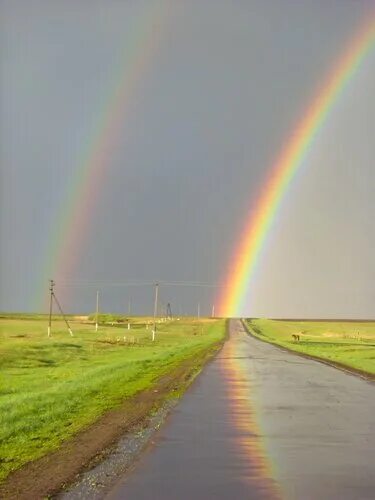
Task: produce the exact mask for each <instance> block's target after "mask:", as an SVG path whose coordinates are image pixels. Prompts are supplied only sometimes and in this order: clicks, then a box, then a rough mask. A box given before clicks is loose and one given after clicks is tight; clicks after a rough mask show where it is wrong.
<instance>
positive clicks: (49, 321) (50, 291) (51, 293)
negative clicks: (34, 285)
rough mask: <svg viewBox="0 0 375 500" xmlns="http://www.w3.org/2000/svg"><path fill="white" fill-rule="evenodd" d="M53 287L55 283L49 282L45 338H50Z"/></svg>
mask: <svg viewBox="0 0 375 500" xmlns="http://www.w3.org/2000/svg"><path fill="white" fill-rule="evenodd" d="M54 286H55V282H54V281H53V280H49V320H48V329H47V336H48V337H50V336H51V325H52V300H53V287H54Z"/></svg>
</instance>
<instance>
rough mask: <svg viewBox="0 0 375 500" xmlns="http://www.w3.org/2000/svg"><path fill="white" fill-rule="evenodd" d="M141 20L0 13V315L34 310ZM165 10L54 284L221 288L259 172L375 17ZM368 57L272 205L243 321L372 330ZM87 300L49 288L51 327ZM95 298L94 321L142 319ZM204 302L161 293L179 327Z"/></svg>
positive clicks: (316, 6) (183, 3)
mask: <svg viewBox="0 0 375 500" xmlns="http://www.w3.org/2000/svg"><path fill="white" fill-rule="evenodd" d="M155 5H156V4H155V2H154V1H152V0H149V1H143V0H138V1H130V0H123V1H121V0H106V1H104V0H101V1H99V0H90V1H89V0H75V1H73V0H72V1H70V0H55V1H50V0H48V1H47V0H22V1H21V0H0V14H1V16H0V17H1V21H0V22H1V33H0V47H1V48H0V64H1V73H0V104H1V107H0V146H1V150H0V155H1V156H0V158H1V226H0V230H1V254H0V263H1V290H0V291H1V307H0V309H2V310H22V311H27V310H32V309H33V308H35V304H36V300H35V297H36V295H38V294H40V287H41V280H42V279H43V278H42V277H43V276H44V273H45V267H46V259H47V256H48V253H49V251H50V247H51V238H52V235H53V231H54V229H56V224H58V223H59V220H60V219H59V213H60V211H61V206H62V204H64V200H65V199H67V196H68V193H69V189H70V187H71V185H72V182H73V180H74V175H75V172H76V171H77V168H79V158H80V157H81V156H82V150H83V148H84V147H85V145H87V143H88V142H89V141H90V138H91V136H92V130H93V128H94V127H95V125H96V124H97V122H98V121H99V118H98V117H99V113H100V110H101V109H102V107H103V99H104V97H105V96H106V94H107V93H108V89H109V88H111V86H112V85H113V83H114V79H115V78H116V75H118V74H119V60H120V59H121V53H122V51H123V49H124V44H125V48H126V40H127V34H128V33H129V30H131V29H132V27H134V22H135V21H136V20H137V19H140V18H142V16H144V15H145V13H147V11H148V10H149V9H151V8H155ZM167 5H168V6H167V8H168V10H169V11H170V12H169V15H168V17H167V20H166V21H165V25H164V26H162V27H160V29H161V30H162V33H161V36H160V44H159V47H158V49H157V50H155V53H154V55H153V59H152V62H151V64H150V65H149V66H148V67H147V70H146V72H145V73H144V76H143V78H142V79H141V80H140V81H139V82H138V88H137V89H136V91H135V92H134V96H133V98H132V99H131V104H130V107H129V110H128V113H127V116H124V120H123V125H122V127H123V129H122V131H121V134H120V137H121V140H120V141H119V142H118V144H117V145H116V148H115V151H113V154H112V155H110V157H109V158H108V165H107V175H106V179H105V182H104V183H103V185H102V188H101V192H100V196H99V197H98V200H97V203H96V204H95V208H94V211H93V214H92V220H91V223H90V227H89V228H88V232H87V237H86V238H85V239H84V243H83V244H82V245H80V246H79V248H77V267H76V269H75V270H74V273H73V275H71V276H66V277H65V280H66V282H69V281H72V280H74V281H75V282H76V283H81V284H82V283H84V282H88V281H90V282H99V281H100V282H106V283H110V282H125V281H128V280H132V281H137V282H143V281H154V280H164V281H199V282H207V283H217V282H220V281H221V280H222V278H223V273H225V269H226V268H227V266H228V262H229V259H230V257H231V254H232V252H233V250H234V248H235V246H236V240H237V236H238V234H239V232H240V230H241V228H242V227H243V224H244V222H245V220H244V214H246V213H248V211H249V207H250V206H251V203H252V202H253V201H254V200H255V198H256V195H257V193H258V192H259V189H260V188H261V186H262V183H263V182H264V179H265V177H266V175H267V173H268V172H269V169H270V166H271V165H272V162H273V161H274V159H275V158H276V157H277V155H278V152H279V151H280V150H281V148H282V145H283V144H284V143H285V141H286V140H287V139H288V137H289V134H290V132H291V130H292V129H293V126H294V124H295V123H296V122H297V121H298V119H299V117H300V116H301V115H302V114H303V112H304V110H305V109H306V106H307V105H308V103H309V100H310V99H311V97H312V96H313V95H314V92H315V91H316V89H317V88H318V87H319V84H321V83H322V80H324V78H325V75H327V74H328V73H329V72H330V69H331V68H332V67H333V65H334V63H335V60H336V59H337V58H338V56H339V55H340V54H341V53H342V51H343V49H344V47H345V46H346V45H347V43H348V41H349V40H350V39H351V38H352V37H353V34H354V33H355V31H356V30H357V29H358V26H360V24H361V22H363V20H364V19H365V18H366V17H368V16H370V15H374V9H375V5H374V2H373V1H366V0H356V1H354V0H246V1H245V0H237V1H235V2H234V1H229V0H227V1H223V0H200V1H196V0H176V1H171V2H170V3H169V4H167ZM156 7H157V6H156ZM374 52H375V50H372V52H371V53H370V55H369V56H368V57H367V58H366V60H365V62H364V64H363V65H362V66H361V68H360V70H359V71H358V72H357V74H356V75H355V78H354V79H352V81H351V82H350V85H349V86H348V87H347V88H346V90H345V92H344V93H343V95H342V97H341V99H340V101H339V102H338V103H337V105H336V106H335V108H334V110H333V112H332V114H331V115H330V116H329V119H328V120H327V123H326V125H325V126H324V129H323V130H322V131H321V133H320V134H319V136H318V137H317V139H316V141H315V143H314V146H313V148H312V151H311V153H310V154H309V156H308V158H307V160H306V162H305V165H304V168H303V169H301V172H300V174H299V175H298V176H297V177H296V179H295V180H294V182H293V184H292V186H291V187H290V189H289V192H288V194H287V196H286V198H285V200H284V202H283V204H282V208H281V210H280V211H279V213H278V216H277V221H276V224H275V225H274V229H273V231H272V233H271V234H270V236H269V238H268V241H267V245H266V248H265V251H264V253H263V256H262V259H261V261H260V264H259V267H258V270H257V275H256V279H255V280H254V283H253V285H252V287H251V293H250V296H249V297H248V300H247V304H248V305H247V307H246V310H244V311H243V314H244V315H245V314H248V315H254V316H258V315H264V316H278V317H281V316H284V317H292V316H298V317H302V316H309V317H375V310H374V307H375V306H374V304H375V260H374V258H373V249H374V248H375V232H374V229H373V220H374V214H375V196H374V194H373V193H374V192H375V189H374V188H375V165H374V160H373V157H374V153H375V141H374V139H375V138H374V130H375V99H374V91H375V53H374ZM51 273H53V269H51ZM47 288H48V284H47V283H46V292H47ZM95 289H96V288H95V287H93V288H88V287H84V286H76V287H65V288H64V289H62V288H61V287H60V289H58V290H59V292H60V293H61V295H62V296H63V298H64V305H65V307H66V309H67V310H68V311H82V312H84V311H91V310H93V308H94V304H95ZM101 290H102V304H103V308H105V309H106V310H112V311H121V310H123V309H127V303H128V300H129V299H131V300H132V307H133V311H134V312H136V313H149V312H150V311H151V310H152V300H153V297H152V289H151V288H150V287H141V286H139V287H133V288H120V287H116V288H114V287H113V288H111V287H104V286H102V287H101ZM215 295H216V291H215V289H214V288H203V287H201V288H193V287H191V288H182V287H167V286H164V287H162V289H161V298H162V301H163V302H164V303H165V302H168V301H169V302H171V304H172V308H174V309H175V310H176V311H177V312H184V313H193V312H195V310H196V304H197V302H200V303H201V309H202V313H208V311H209V310H210V308H211V305H212V303H213V302H214V300H215Z"/></svg>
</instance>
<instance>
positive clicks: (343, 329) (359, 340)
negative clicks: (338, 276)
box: [246, 319, 375, 376]
mask: <svg viewBox="0 0 375 500" xmlns="http://www.w3.org/2000/svg"><path fill="white" fill-rule="evenodd" d="M246 324H247V326H248V327H249V329H250V331H251V333H253V334H254V335H255V336H257V337H259V338H260V339H262V340H266V341H268V342H271V343H273V344H277V345H280V346H282V347H286V348H287V349H291V350H293V351H297V352H300V353H303V354H307V355H309V356H313V357H316V358H320V359H323V360H326V361H329V362H332V363H336V364H338V365H342V366H343V367H348V368H350V369H353V370H356V371H358V372H363V373H365V374H369V375H370V376H374V375H375V322H331V321H328V322H324V321H280V320H267V319H253V320H246ZM293 334H294V335H299V336H300V340H299V341H295V340H293V338H292V335H293Z"/></svg>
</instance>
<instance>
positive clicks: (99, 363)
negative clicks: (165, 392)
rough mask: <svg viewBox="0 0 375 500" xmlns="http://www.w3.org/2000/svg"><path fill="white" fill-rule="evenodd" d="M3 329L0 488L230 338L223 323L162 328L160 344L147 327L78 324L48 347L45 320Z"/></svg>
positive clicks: (57, 329)
mask: <svg viewBox="0 0 375 500" xmlns="http://www.w3.org/2000/svg"><path fill="white" fill-rule="evenodd" d="M0 325H1V327H0V338H1V344H0V373H1V375H0V480H3V479H4V478H5V477H6V476H7V475H8V474H9V473H10V472H11V471H14V470H16V469H18V468H19V467H21V466H22V465H24V464H25V463H27V462H29V461H31V460H33V459H36V458H39V457H41V456H44V455H46V454H47V453H48V452H51V451H52V450H55V449H57V448H58V447H59V446H60V445H61V443H63V442H64V441H65V440H67V439H68V438H70V437H71V436H73V435H75V434H76V433H77V432H78V431H80V430H82V429H83V428H85V427H87V426H88V425H90V424H92V423H93V422H95V421H96V420H97V419H98V418H99V417H100V416H101V415H102V414H103V413H105V412H106V411H107V410H109V409H110V408H113V407H115V406H116V405H119V404H120V403H121V402H122V401H123V400H124V399H127V398H130V397H132V396H134V395H135V394H137V393H139V392H140V391H144V390H147V389H150V388H152V387H153V385H154V384H155V383H156V382H157V380H158V379H160V377H162V376H163V375H166V374H168V373H170V372H171V371H172V370H173V369H175V368H176V366H178V365H179V364H181V363H183V362H184V361H185V360H187V359H191V358H194V357H196V356H197V357H198V356H200V355H201V354H202V353H203V352H204V351H206V350H208V349H210V348H211V347H212V346H213V345H214V344H215V343H217V342H219V341H220V340H221V339H222V338H223V336H224V334H225V323H224V322H223V321H215V320H204V319H202V320H201V321H196V320H193V319H190V320H189V319H186V320H182V321H171V322H168V323H161V324H159V325H158V331H157V337H156V341H155V342H152V341H151V330H150V329H146V325H145V321H144V320H142V319H137V322H135V321H133V323H132V325H131V330H127V328H126V327H125V326H124V325H121V326H120V325H114V326H101V327H100V329H99V331H98V332H97V333H96V332H95V331H94V329H93V325H91V324H87V323H81V322H78V321H75V322H74V321H73V322H72V326H73V331H74V334H75V336H74V337H70V336H69V334H68V333H67V332H66V329H65V326H64V324H63V323H62V322H56V323H54V330H53V336H52V338H50V339H48V338H47V337H46V323H45V320H43V321H41V320H36V319H24V320H19V319H2V320H1V323H0ZM125 336H126V338H125Z"/></svg>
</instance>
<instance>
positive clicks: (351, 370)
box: [242, 321, 375, 382]
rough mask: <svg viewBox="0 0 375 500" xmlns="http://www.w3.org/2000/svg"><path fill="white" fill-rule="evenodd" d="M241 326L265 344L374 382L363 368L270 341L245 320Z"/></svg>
mask: <svg viewBox="0 0 375 500" xmlns="http://www.w3.org/2000/svg"><path fill="white" fill-rule="evenodd" d="M242 324H243V327H244V328H245V330H246V332H247V333H248V334H249V335H251V336H252V337H254V338H256V339H257V340H260V341H261V342H266V343H267V344H272V345H274V346H275V347H278V348H279V349H281V350H283V351H288V352H291V353H292V354H296V355H297V356H300V357H302V358H306V359H312V360H313V361H319V363H323V364H325V365H328V366H332V367H333V368H337V369H339V370H341V371H344V372H347V373H350V374H351V375H356V376H357V377H361V378H363V379H365V380H367V381H369V382H375V375H374V374H372V373H368V372H365V371H364V370H360V369H358V368H353V367H352V366H348V365H345V364H344V363H340V362H339V361H332V360H329V359H326V358H320V357H319V356H313V355H311V354H307V353H305V352H301V351H295V350H294V349H288V347H285V346H284V345H280V344H277V343H276V342H272V341H271V340H267V339H266V338H265V337H264V338H262V337H260V336H258V335H255V334H254V333H253V332H252V331H251V329H250V328H249V327H248V325H247V324H246V321H242Z"/></svg>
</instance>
